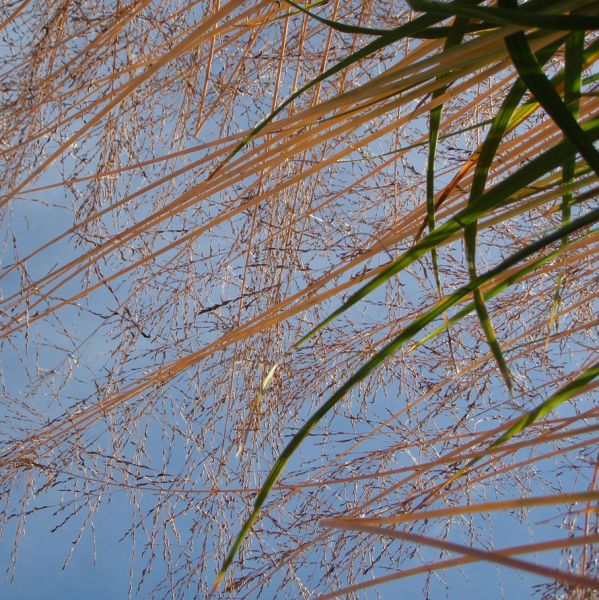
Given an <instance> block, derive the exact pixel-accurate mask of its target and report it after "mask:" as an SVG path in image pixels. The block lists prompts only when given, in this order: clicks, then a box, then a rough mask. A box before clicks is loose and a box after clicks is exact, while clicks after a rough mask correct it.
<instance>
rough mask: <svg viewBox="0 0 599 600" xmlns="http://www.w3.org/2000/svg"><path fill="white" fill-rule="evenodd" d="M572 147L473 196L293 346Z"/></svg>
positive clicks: (549, 153) (594, 130)
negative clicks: (474, 197)
mask: <svg viewBox="0 0 599 600" xmlns="http://www.w3.org/2000/svg"><path fill="white" fill-rule="evenodd" d="M584 130H585V131H586V132H587V133H588V135H589V136H590V138H591V139H592V140H593V141H594V140H596V139H597V138H598V137H599V119H593V120H591V121H589V122H588V123H586V124H585V125H584ZM571 148H572V144H571V143H570V141H569V140H568V139H564V140H563V141H561V142H560V143H558V144H556V145H555V146H553V147H552V148H550V149H548V150H545V151H544V152H542V153H541V154H540V155H539V156H537V157H536V158H534V159H532V160H531V161H530V162H528V163H527V164H525V165H524V166H523V167H521V168H520V169H519V170H518V171H517V172H516V173H513V174H512V175H510V176H509V177H507V178H506V179H504V180H503V181H501V182H499V183H498V184H496V185H495V186H494V187H493V188H491V189H490V190H488V191H487V192H485V193H484V194H482V195H481V196H479V197H478V198H477V199H475V200H473V201H472V202H471V203H470V204H469V205H468V206H467V207H466V208H464V209H462V210H461V211H460V212H459V213H457V214H456V215H454V216H453V217H451V218H450V219H448V220H447V221H445V222H444V223H443V224H442V225H440V226H439V227H437V228H436V229H435V230H434V231H433V232H432V233H429V234H428V235H427V236H425V237H424V238H422V239H421V240H420V241H419V242H418V243H417V244H415V245H414V246H412V247H411V248H410V249H409V250H407V251H406V252H404V254H402V255H401V256H400V257H398V258H397V259H396V260H394V261H393V262H392V263H390V264H389V266H388V267H387V268H386V269H384V270H383V271H381V272H380V273H379V274H378V275H377V276H376V277H373V278H372V279H371V280H370V281H369V282H368V283H366V284H365V285H363V286H362V287H361V288H360V289H358V290H357V291H356V292H354V293H353V294H352V295H351V296H350V297H349V298H348V299H347V300H346V301H345V302H344V303H343V304H342V305H341V306H340V307H339V308H338V309H336V310H335V311H333V312H332V313H331V314H330V315H329V316H328V317H326V318H325V319H324V320H323V321H321V322H320V323H319V324H318V325H316V326H315V327H314V328H312V329H311V330H310V331H309V332H308V333H307V334H306V335H304V336H303V337H302V338H301V339H300V340H298V341H297V342H296V343H295V344H294V345H293V346H292V348H298V347H299V346H301V345H302V344H304V343H305V342H307V341H308V340H309V339H310V338H312V337H314V335H316V334H317V333H318V332H319V331H320V330H321V329H323V328H325V327H326V326H327V325H328V324H329V323H331V322H332V321H334V320H335V319H336V318H337V317H339V316H341V315H342V314H343V313H344V312H345V311H347V310H348V309H349V308H351V307H352V306H353V305H354V304H356V303H358V302H359V301H360V300H362V299H363V298H365V297H366V296H367V295H368V294H370V293H371V292H372V291H374V290H375V289H376V288H378V287H379V286H381V285H383V284H384V283H385V282H387V281H388V280H389V279H390V278H391V277H393V276H394V275H397V273H399V272H400V271H402V270H404V269H405V268H406V267H408V266H410V265H411V264H412V263H413V262H415V261H416V260H418V259H419V258H421V257H422V256H423V255H424V254H426V253H427V252H429V251H430V249H431V248H433V247H436V246H438V245H439V244H441V243H443V242H444V241H445V240H447V239H449V238H450V237H451V236H453V235H454V234H456V233H457V232H459V231H461V230H462V229H464V228H465V227H466V226H467V225H469V224H470V223H473V222H475V221H477V220H478V219H480V218H481V217H482V216H484V215H485V214H487V213H489V212H491V211H492V210H493V209H494V208H497V207H499V206H502V205H507V204H509V203H510V197H511V196H512V195H513V194H515V193H517V192H518V191H520V190H521V189H522V188H523V187H526V186H528V185H530V184H531V183H532V182H533V181H535V180H536V179H538V178H539V177H542V176H543V175H545V174H546V173H548V172H549V171H551V170H553V169H556V168H558V167H559V166H560V164H561V161H562V159H563V156H564V152H567V151H570V150H571Z"/></svg>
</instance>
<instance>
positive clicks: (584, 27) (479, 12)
mask: <svg viewBox="0 0 599 600" xmlns="http://www.w3.org/2000/svg"><path fill="white" fill-rule="evenodd" d="M543 3H544V5H545V9H546V8H547V6H546V5H547V1H546V0H543V2H542V3H541V2H528V3H526V4H524V5H522V6H520V7H518V8H519V10H516V9H515V8H511V7H510V8H507V7H505V6H502V5H501V3H500V4H499V7H494V6H485V7H482V6H481V7H479V6H470V5H468V4H466V3H464V2H459V1H455V2H436V1H435V0H408V4H409V5H410V6H411V7H412V8H413V9H414V10H417V11H418V12H422V13H426V14H427V15H434V14H436V15H444V16H446V17H450V16H461V17H469V18H471V19H482V20H483V21H485V22H488V23H496V24H497V25H520V26H523V27H536V28H539V29H554V30H558V31H589V30H594V29H599V18H597V17H594V16H591V15H588V16H587V15H569V14H565V15H564V14H561V15H553V14H547V13H545V12H542V8H543V6H542V5H543ZM533 11H535V12H533Z"/></svg>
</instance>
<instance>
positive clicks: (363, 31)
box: [285, 0, 391, 36]
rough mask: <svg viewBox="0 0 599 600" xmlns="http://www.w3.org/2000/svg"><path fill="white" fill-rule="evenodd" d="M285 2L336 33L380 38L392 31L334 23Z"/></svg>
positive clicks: (297, 5)
mask: <svg viewBox="0 0 599 600" xmlns="http://www.w3.org/2000/svg"><path fill="white" fill-rule="evenodd" d="M285 2H287V4H291V6H293V8H295V9H296V10H297V11H300V12H303V13H304V14H306V15H308V16H309V17H311V18H312V19H314V20H316V21H318V22H319V23H322V24H323V25H326V26H327V27H330V28H331V29H334V30H335V31H340V32H341V33H354V34H360V35H376V36H379V35H386V34H388V33H389V32H390V31H391V30H390V29H376V28H372V27H361V26H360V25H348V24H347V23H341V22H339V21H333V20H332V19H327V18H325V17H321V16H320V15H315V14H314V13H311V12H310V11H309V10H307V8H306V7H304V6H300V5H299V4H296V3H295V2H292V0H285Z"/></svg>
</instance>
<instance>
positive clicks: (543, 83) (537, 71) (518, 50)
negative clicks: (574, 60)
mask: <svg viewBox="0 0 599 600" xmlns="http://www.w3.org/2000/svg"><path fill="white" fill-rule="evenodd" d="M505 44H506V46H507V48H508V51H509V53H510V57H511V59H512V62H513V63H514V66H515V67H516V69H517V71H518V74H519V75H520V77H521V78H522V79H523V81H524V82H525V83H526V85H527V86H528V89H529V90H530V91H531V92H532V94H533V95H534V97H535V98H536V99H537V100H538V102H539V104H540V105H541V106H542V107H543V108H544V109H545V110H546V111H547V114H549V116H550V117H551V118H552V119H553V120H554V121H555V123H556V124H557V125H558V127H559V128H560V129H561V130H562V132H563V133H564V135H565V136H567V137H568V138H569V139H570V141H571V142H572V144H573V146H574V147H575V149H576V150H578V152H580V154H581V155H582V157H583V158H584V159H585V160H586V161H587V163H588V164H589V166H590V167H591V168H592V169H593V170H594V171H595V173H597V174H599V153H598V152H597V150H595V147H594V146H593V143H592V141H591V140H589V138H588V136H587V135H586V134H585V133H584V131H583V129H582V128H581V127H580V125H579V124H578V121H577V120H576V119H575V118H574V116H573V115H572V113H571V112H570V110H569V109H568V107H567V106H566V105H565V104H564V102H563V101H562V99H561V98H560V96H559V94H558V93H557V91H556V89H555V88H554V87H553V85H552V84H551V82H550V81H549V79H547V77H546V76H545V73H543V70H542V69H541V66H540V65H539V62H538V61H537V59H536V57H535V55H534V53H533V52H532V50H531V49H530V46H529V45H528V41H527V39H526V36H525V35H524V34H523V33H516V34H513V35H510V36H508V37H507V38H506V39H505Z"/></svg>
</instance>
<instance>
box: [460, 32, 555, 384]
mask: <svg viewBox="0 0 599 600" xmlns="http://www.w3.org/2000/svg"><path fill="white" fill-rule="evenodd" d="M560 44H561V42H557V43H554V44H551V45H550V46H548V47H547V48H544V49H543V50H541V51H540V53H539V60H540V61H541V63H542V64H544V63H545V62H546V61H547V60H549V59H550V58H551V56H553V54H554V53H555V51H556V50H557V49H558V47H559V46H560ZM526 89H527V88H526V84H525V82H524V81H523V80H522V79H518V80H517V81H516V82H515V83H514V85H513V86H512V89H511V90H510V91H509V93H508V95H507V96H506V98H505V100H504V101H503V103H502V105H501V107H500V108H499V111H498V112H497V115H496V116H495V118H494V119H493V123H492V124H491V127H490V129H489V133H488V134H487V137H486V139H485V141H484V143H483V146H482V148H481V152H480V155H479V158H478V162H477V164H476V168H475V171H474V177H473V181H472V186H471V189H470V197H469V202H473V201H475V199H476V198H478V197H479V196H480V195H481V194H482V193H483V192H484V189H485V186H486V183H487V179H488V176H489V170H490V168H491V165H492V164H493V161H494V160H495V155H496V154H497V149H498V148H499V144H500V142H501V140H502V139H503V136H504V135H505V133H506V131H507V130H508V129H509V128H510V125H512V124H513V123H512V119H513V116H514V113H515V111H516V109H517V108H518V105H519V103H520V101H521V100H522V97H523V96H524V94H525V93H526ZM477 229H478V227H477V221H474V222H473V223H472V224H470V225H468V226H466V227H465V229H464V242H465V251H466V261H467V264H468V273H469V276H470V279H471V280H474V279H476V277H477V271H476V238H477ZM474 306H475V307H476V313H477V315H478V320H479V321H480V324H481V327H482V329H483V332H484V334H485V337H486V339H487V343H488V344H489V347H490V348H491V352H492V353H493V356H494V357H495V361H496V362H497V366H498V367H499V371H500V373H501V376H502V378H503V381H504V383H505V386H506V388H507V390H508V392H509V394H510V395H512V394H513V383H512V376H511V374H510V370H509V367H508V365H507V362H506V360H505V357H504V356H503V352H502V351H501V346H500V345H499V342H498V341H497V335H496V334H495V328H494V327H493V323H492V321H491V318H490V316H489V311H488V310H487V307H486V305H485V300H484V296H483V294H482V293H481V291H480V290H479V289H476V290H474Z"/></svg>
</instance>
